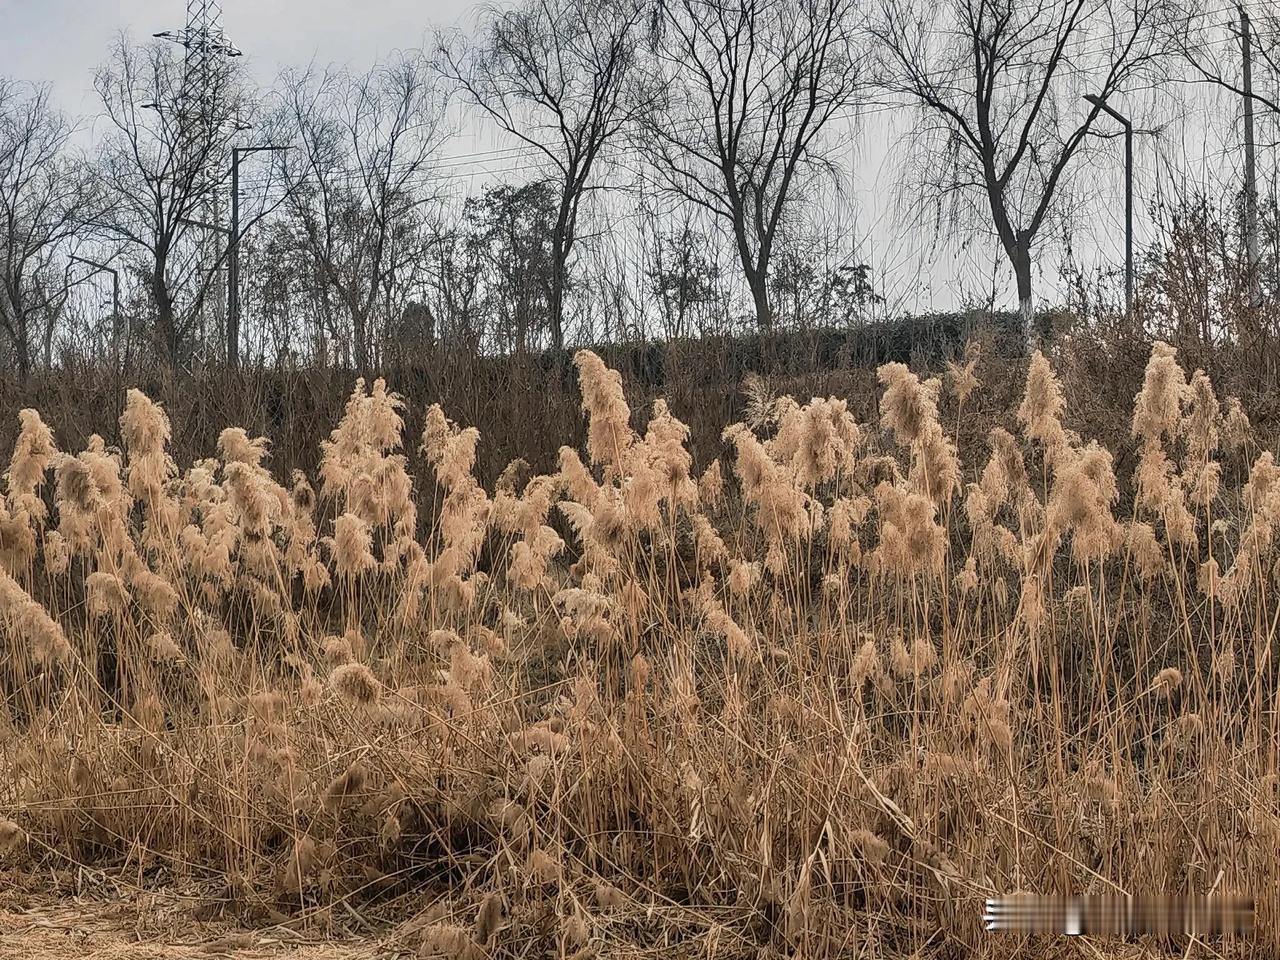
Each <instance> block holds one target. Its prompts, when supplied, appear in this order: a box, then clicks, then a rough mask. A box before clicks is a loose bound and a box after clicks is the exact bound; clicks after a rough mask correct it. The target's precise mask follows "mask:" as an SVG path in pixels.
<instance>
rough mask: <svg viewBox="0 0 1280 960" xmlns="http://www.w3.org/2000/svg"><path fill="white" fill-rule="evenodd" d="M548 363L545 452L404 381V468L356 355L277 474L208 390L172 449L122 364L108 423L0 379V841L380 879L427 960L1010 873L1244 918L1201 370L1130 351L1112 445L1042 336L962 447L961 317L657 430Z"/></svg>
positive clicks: (843, 918) (1264, 811)
mask: <svg viewBox="0 0 1280 960" xmlns="http://www.w3.org/2000/svg"><path fill="white" fill-rule="evenodd" d="M575 362H576V365H577V369H578V374H579V382H580V384H581V390H582V408H583V411H584V412H585V414H586V417H587V421H588V430H587V435H586V443H585V447H584V449H582V450H576V449H572V448H569V447H565V448H562V449H561V451H560V459H559V469H558V470H557V471H556V472H555V473H552V474H548V475H530V474H531V471H530V470H529V469H528V467H527V466H526V465H525V464H523V462H520V461H517V462H514V463H512V464H511V466H510V467H509V468H508V469H507V470H506V471H505V472H504V473H503V474H502V476H501V478H500V479H499V481H498V482H497V484H496V485H495V486H494V487H493V488H492V489H486V488H485V487H483V486H482V485H481V484H480V483H479V482H477V480H476V478H475V470H474V468H475V463H476V457H477V449H478V447H479V444H480V443H481V437H480V435H479V433H478V432H477V431H476V430H475V429H474V428H467V427H463V426H460V425H458V424H455V423H454V422H452V421H450V420H449V419H448V418H447V416H446V413H445V411H443V410H441V409H440V407H438V406H434V407H432V408H430V409H429V410H428V412H427V414H426V416H425V422H424V423H423V424H422V428H421V433H420V440H419V441H418V443H419V445H420V447H419V449H420V452H421V454H422V457H423V462H424V463H425V464H426V465H427V470H426V475H423V476H419V477H416V478H415V477H412V476H410V475H409V473H408V470H407V462H408V461H407V460H406V456H405V453H404V449H403V445H404V443H405V440H404V434H405V430H406V427H405V424H404V422H403V410H404V405H403V403H402V401H401V399H400V398H399V397H397V396H395V395H394V394H392V393H389V392H388V391H387V389H386V387H385V385H384V384H383V383H382V382H381V381H378V382H375V383H374V384H372V386H371V387H370V386H369V385H367V384H365V383H364V382H363V381H361V382H360V383H358V384H357V386H356V388H355V390H354V391H353V393H352V394H351V396H350V399H349V401H348V402H347V406H346V410H345V413H344V415H343V417H342V419H341V421H340V422H339V423H338V424H337V426H336V427H335V428H334V430H333V432H332V434H331V436H330V438H329V440H328V441H326V442H325V443H324V444H323V448H322V450H321V452H320V465H319V469H318V471H317V472H316V475H315V476H314V477H312V478H308V477H306V476H304V475H302V474H301V473H295V474H294V476H293V477H292V478H291V479H290V480H289V482H288V484H287V485H282V484H281V482H280V478H277V477H274V476H273V475H272V474H271V472H270V471H269V469H268V468H267V466H266V464H267V463H268V449H267V444H266V442H265V441H263V440H261V439H255V438H252V437H250V436H248V435H247V434H246V433H245V431H244V430H243V429H239V428H235V427H231V428H228V429H226V430H224V431H223V432H222V434H221V436H220V438H219V441H218V448H217V455H216V456H215V457H212V458H210V459H206V460H199V461H197V462H195V463H192V464H184V465H182V466H181V467H180V466H179V465H178V464H175V463H174V462H173V460H172V459H171V458H170V456H169V454H168V452H167V451H168V445H169V443H170V441H171V437H170V434H171V427H170V424H169V422H168V419H167V417H166V414H165V412H164V410H163V409H162V408H161V407H160V406H159V405H157V404H155V403H153V402H152V401H151V400H149V399H148V398H147V397H145V396H144V395H143V394H142V393H140V392H138V391H136V390H135V391H130V393H129V395H128V401H127V404H126V407H125V411H124V414H123V416H122V417H121V422H120V432H121V433H120V435H121V437H122V438H123V441H124V447H123V449H122V450H115V449H108V448H107V447H106V446H105V445H104V444H103V443H102V442H101V441H100V440H98V439H97V438H94V439H91V440H90V442H89V444H88V446H87V447H86V449H85V450H84V451H82V452H81V453H79V454H74V455H73V454H69V453H63V452H60V451H58V450H57V448H56V445H55V441H54V438H53V436H52V435H51V433H50V431H49V430H48V429H47V428H46V427H45V425H44V424H43V422H42V421H41V419H40V417H39V415H38V414H37V413H36V412H35V411H31V410H24V411H22V413H21V415H20V416H21V431H20V434H19V438H18V441H17V444H16V446H15V448H14V452H13V456H12V459H11V462H10V466H9V470H8V472H7V474H6V475H5V496H4V498H3V500H2V501H0V504H2V507H0V570H2V572H0V622H2V624H3V630H4V633H3V641H4V644H5V647H4V650H5V658H4V662H3V665H2V666H0V682H2V683H3V685H4V692H5V696H6V701H5V704H6V709H5V710H4V711H3V713H0V725H2V726H0V737H2V741H0V742H2V746H0V762H2V763H3V767H4V773H5V777H4V778H3V781H2V782H0V818H2V822H0V848H2V849H3V854H2V855H3V857H4V858H5V859H6V860H8V861H9V865H10V866H11V867H12V868H14V869H16V870H19V871H21V870H36V869H37V868H39V869H42V870H43V869H45V868H48V869H52V870H55V871H57V870H65V869H66V868H67V867H68V865H72V864H91V865H94V866H96V867H99V868H103V869H109V870H111V871H112V872H113V873H114V874H116V875H117V876H122V877H128V878H132V881H133V882H136V883H138V884H140V885H146V884H147V883H161V882H163V883H166V884H169V885H172V886H174V887H176V888H178V889H180V890H183V891H186V892H188V893H190V894H191V895H192V896H193V897H196V898H197V899H198V901H199V906H198V911H199V912H200V913H201V914H202V915H204V914H213V913H218V912H222V913H227V914H232V915H235V916H237V917H239V918H241V919H246V918H247V919H251V920H259V921H262V920H268V921H274V922H286V921H288V922H303V923H308V924H316V925H320V926H324V925H326V924H341V923H346V922H348V921H349V919H350V918H351V917H360V916H362V915H363V914H362V911H365V910H368V909H373V906H371V905H377V904H384V905H385V904H392V905H394V906H395V910H396V913H397V915H399V916H400V917H401V918H402V919H403V918H404V917H412V920H409V921H406V922H404V923H403V924H402V925H401V927H400V928H399V933H398V935H400V936H403V937H404V938H405V939H406V940H407V941H410V942H411V945H412V946H414V947H417V948H419V949H420V950H421V952H422V954H423V955H425V956H434V955H439V956H448V957H481V956H490V955H512V956H514V955H517V954H518V955H524V953H525V952H526V951H527V949H528V945H529V944H530V943H531V942H532V943H534V944H535V945H536V946H540V947H541V948H542V949H545V950H550V951H551V952H553V953H555V954H556V955H561V956H568V955H580V956H586V955H593V954H611V953H619V954H621V953H628V952H629V953H631V954H634V953H635V952H636V951H637V950H647V951H648V952H650V953H654V952H656V953H658V954H664V955H673V952H674V953H679V954H681V955H692V954H694V953H698V954H705V955H708V956H748V955H749V956H756V955H757V954H758V952H759V951H760V950H761V949H762V948H767V949H770V950H780V951H786V952H789V953H796V954H800V955H803V956H818V957H821V956H841V955H843V956H856V955H868V956H881V955H910V954H913V952H918V953H917V955H925V954H934V953H937V954H938V955H951V956H957V955H960V956H986V955H1012V954H1013V953H1015V952H1016V951H1017V949H1018V945H1017V944H1016V943H1014V942H1010V941H1001V940H999V939H998V938H992V937H990V936H988V935H987V934H985V933H984V931H983V930H982V929H981V922H980V914H981V910H980V904H981V901H982V899H983V898H985V897H986V896H989V895H991V894H994V893H997V892H1010V891H1014V890H1027V891H1036V892H1045V893H1049V892H1081V891H1084V892H1100V893H1101V892H1146V893H1150V892H1166V893H1168V892H1180V891H1181V892H1199V893H1204V892H1209V891H1216V892H1240V893H1252V894H1254V895H1256V896H1257V897H1258V898H1259V900H1258V909H1259V918H1258V926H1259V935H1258V939H1257V940H1255V941H1252V942H1251V943H1248V944H1245V943H1241V944H1237V945H1236V946H1235V947H1233V948H1229V949H1238V950H1239V951H1240V952H1241V953H1247V952H1248V951H1250V950H1253V951H1255V952H1256V951H1262V953H1259V954H1258V955H1263V954H1267V953H1269V952H1270V951H1274V950H1275V949H1276V948H1277V947H1278V946H1280V935H1278V933H1277V930H1278V927H1277V909H1278V908H1280V902H1278V901H1280V894H1278V893H1277V891H1278V890H1280V866H1278V865H1277V863H1278V861H1277V855H1276V854H1277V847H1278V845H1280V797H1278V793H1277V756H1276V748H1277V743H1278V742H1280V739H1278V737H1277V722H1278V721H1277V712H1276V711H1277V699H1276V695H1277V683H1276V680H1277V676H1276V666H1275V663H1274V657H1273V651H1274V650H1275V648H1276V637H1275V629H1276V623H1277V617H1278V616H1280V604H1278V603H1277V600H1276V598H1277V575H1278V574H1280V570H1278V569H1277V565H1276V561H1277V557H1276V555H1275V551H1274V546H1275V544H1274V539H1275V532H1276V526H1277V523H1278V522H1280V467H1278V466H1277V465H1276V464H1275V462H1274V459H1273V457H1272V455H1271V453H1269V452H1264V453H1261V454H1258V453H1257V450H1256V447H1255V445H1254V442H1253V440H1252V439H1251V434H1250V428H1249V424H1248V419H1247V416H1246V415H1245V412H1244V410H1243V409H1242V408H1241V405H1240V404H1239V402H1237V401H1234V400H1227V402H1226V403H1225V405H1223V404H1220V403H1219V401H1218V399H1217V398H1216V397H1215V395H1214V391H1213V387H1212V384H1211V383H1210V382H1209V379H1208V378H1207V377H1206V376H1205V375H1204V374H1203V373H1201V372H1199V371H1197V372H1195V373H1194V374H1193V375H1192V376H1191V377H1190V378H1188V377H1187V375H1186V373H1185V372H1184V370H1183V369H1182V368H1181V367H1180V366H1179V364H1178V361H1177V357H1176V354H1175V351H1174V350H1173V349H1172V348H1170V347H1168V346H1166V345H1164V344H1158V345H1157V346H1156V348H1155V349H1154V351H1153V352H1152V355H1151V359H1150V363H1149V365H1148V367H1147V370H1146V375H1145V378H1144V382H1143V386H1142V390H1141V392H1140V393H1139V394H1138V396H1137V397H1136V398H1135V403H1134V410H1133V419H1132V424H1131V433H1132V437H1133V446H1132V450H1133V452H1134V454H1135V456H1136V461H1135V463H1136V469H1135V470H1134V471H1133V482H1132V483H1128V482H1126V483H1121V482H1120V481H1119V480H1118V479H1117V476H1116V472H1115V467H1114V463H1113V454H1112V452H1111V451H1109V450H1108V449H1106V448H1105V447H1104V446H1102V445H1100V444H1099V443H1098V442H1096V441H1095V440H1091V439H1088V438H1084V437H1081V436H1079V435H1077V434H1076V433H1075V432H1073V431H1072V430H1071V429H1069V427H1068V426H1067V423H1068V422H1069V418H1068V413H1069V412H1068V411H1067V410H1066V403H1065V401H1064V399H1063V391H1062V388H1061V385H1060V384H1059V382H1058V380H1057V378H1056V376H1055V373H1054V371H1053V369H1052V368H1051V366H1050V364H1049V363H1048V361H1047V360H1046V359H1045V358H1044V357H1043V356H1041V355H1039V354H1037V355H1035V356H1034V357H1033V358H1032V361H1031V364H1030V367H1029V370H1028V373H1027V379H1026V389H1025V396H1024V398H1023V400H1022V403H1021V405H1020V406H1019V407H1018V408H1017V410H1016V419H1015V420H1014V421H1013V422H1014V423H1016V424H1017V430H1016V431H1011V430H1005V429H1001V428H997V429H995V430H993V431H992V432H991V435H990V439H989V444H988V445H987V446H988V448H989V454H988V455H986V456H985V457H984V458H983V460H982V461H981V462H977V463H972V464H967V465H966V464H963V463H962V462H961V458H960V455H959V453H958V449H957V442H956V431H957V429H959V428H960V427H961V426H962V424H963V422H964V421H963V418H964V413H965V410H966V409H971V408H972V406H973V405H974V404H976V403H977V402H978V398H980V396H981V393H982V386H981V385H980V384H979V383H978V382H977V378H976V375H975V362H974V358H972V357H970V358H969V361H968V362H967V363H965V364H963V365H962V364H959V363H957V364H953V365H952V366H951V367H950V370H949V372H948V375H947V377H946V380H945V383H944V382H943V381H941V380H937V379H931V380H921V379H920V378H919V377H918V376H917V375H916V374H915V373H913V372H912V371H911V370H910V369H908V368H907V367H906V366H904V365H902V364H896V363H893V364H887V365H885V366H883V367H881V368H880V370H879V381H880V383H881V385H882V386H883V393H882V396H881V398H880V404H879V409H880V419H879V422H878V423H859V422H857V420H856V419H855V417H854V416H853V414H851V412H850V410H849V407H848V404H847V402H846V400H844V399H839V398H826V399H821V398H814V399H812V400H809V401H807V402H800V401H799V400H797V399H794V398H791V397H787V396H781V397H774V396H771V395H769V394H768V393H767V392H766V391H765V390H764V388H763V387H762V386H761V385H759V384H757V385H756V387H755V388H754V389H755V395H754V396H753V398H752V402H751V404H750V405H749V420H750V422H749V423H738V424H732V425H730V426H728V427H727V428H726V429H725V430H724V449H725V451H726V454H725V462H724V463H721V462H720V461H715V462H712V463H710V464H708V465H703V466H700V468H697V469H696V468H695V464H694V462H693V458H692V456H691V455H690V453H689V449H688V430H687V428H686V427H685V425H684V424H683V423H682V422H681V421H680V420H679V419H677V417H676V416H675V414H674V413H673V411H672V410H670V409H668V407H667V405H666V404H665V403H662V402H661V401H659V402H658V403H657V404H655V407H654V409H653V411H652V414H651V415H650V416H649V418H648V421H647V427H646V429H645V430H644V432H643V433H640V432H637V431H636V430H635V429H634V428H633V426H632V423H633V417H632V411H631V410H630V409H629V408H628V405H627V401H626V399H625V396H624V393H623V390H622V385H621V378H620V377H619V376H618V374H617V373H616V372H615V371H612V370H610V369H609V368H608V367H607V366H606V365H605V364H604V363H603V362H602V361H601V360H600V359H599V358H598V357H597V356H595V355H594V354H592V353H590V352H586V351H584V352H581V353H579V354H578V355H577V357H576V360H575ZM944 390H948V391H951V392H952V394H953V400H954V401H955V407H956V422H955V423H949V424H948V423H943V421H942V418H941V417H940V414H939V405H940V401H941V400H942V394H943V391H944ZM966 405H968V406H966ZM415 432H417V431H416V430H415ZM584 456H585V459H584ZM1120 504H1124V505H1125V506H1124V507H1123V508H1122V507H1120V506H1119V505H1120ZM299 918H301V919H299ZM1215 949H1217V948H1216V947H1215Z"/></svg>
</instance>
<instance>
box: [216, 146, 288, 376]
mask: <svg viewBox="0 0 1280 960" xmlns="http://www.w3.org/2000/svg"><path fill="white" fill-rule="evenodd" d="M288 149H289V148H288V147H283V146H273V145H270V144H264V145H262V146H258V147H232V148H231V232H230V238H231V239H230V245H231V250H230V256H229V257H228V259H227V366H229V367H231V369H233V370H234V369H235V368H236V367H238V366H239V365H240V161H241V159H243V158H244V157H247V156H249V155H250V154H254V153H267V152H272V151H284V150H288Z"/></svg>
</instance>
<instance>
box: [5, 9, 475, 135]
mask: <svg viewBox="0 0 1280 960" xmlns="http://www.w3.org/2000/svg"><path fill="white" fill-rule="evenodd" d="M222 6H223V13H222V23H223V27H224V29H225V30H226V32H227V35H228V36H229V37H230V38H231V40H232V42H234V43H235V44H236V46H238V47H239V48H240V49H241V50H242V51H243V52H244V55H245V58H246V63H247V65H248V66H249V67H250V69H252V71H253V73H254V75H255V76H257V77H258V79H260V80H262V81H264V82H266V81H269V80H270V79H271V78H273V77H274V76H275V75H276V74H277V73H278V72H279V69H280V67H282V66H284V65H286V64H293V65H300V64H305V63H308V62H310V61H311V60H312V59H315V60H317V61H319V62H320V63H350V64H351V65H352V66H364V65H367V64H370V63H372V62H373V61H374V60H376V59H377V58H378V57H379V56H381V55H383V54H386V53H388V52H390V51H392V50H395V49H400V48H406V47H416V46H419V45H420V44H421V43H422V42H423V40H424V38H425V37H427V36H428V35H429V33H430V31H431V29H432V28H433V27H452V26H454V25H460V26H466V25H468V24H469V23H470V22H471V20H472V19H473V12H474V10H475V9H476V5H475V4H474V3H473V2H472V0H222ZM185 22H186V3H185V2H184V0H0V24H3V28H2V29H0V74H3V75H5V76H9V77H14V78H16V79H21V80H29V81H34V82H40V83H49V84H52V86H53V89H54V93H55V95H56V96H57V99H58V101H59V102H60V103H61V104H62V105H63V106H64V107H65V108H66V109H67V110H69V111H71V112H73V113H80V112H86V113H87V112H92V110H93V108H94V106H95V104H94V102H93V95H92V75H93V69H94V67H96V66H97V65H98V64H99V63H100V62H101V61H102V60H103V59H104V58H105V57H106V53H107V49H108V47H109V46H110V44H111V40H112V38H113V37H114V36H115V35H116V34H117V33H119V32H120V31H121V30H127V31H129V32H130V33H132V34H133V36H134V37H136V38H138V39H142V38H145V37H149V36H150V35H151V34H153V33H157V32H159V31H161V30H172V29H177V28H180V27H182V26H183V24H184V23H185Z"/></svg>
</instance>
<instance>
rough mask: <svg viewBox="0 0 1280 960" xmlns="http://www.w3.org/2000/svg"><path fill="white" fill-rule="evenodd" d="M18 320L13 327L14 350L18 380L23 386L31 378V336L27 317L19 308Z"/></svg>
mask: <svg viewBox="0 0 1280 960" xmlns="http://www.w3.org/2000/svg"><path fill="white" fill-rule="evenodd" d="M17 319H18V322H17V326H16V327H15V331H16V332H17V336H16V337H14V344H13V347H14V352H15V353H16V357H15V358H14V359H16V360H17V361H18V380H19V381H20V382H21V383H22V385H23V386H26V384H27V381H29V380H30V379H31V336H30V334H29V332H28V324H27V317H26V314H24V313H23V312H22V311H21V310H19V311H18V318H17Z"/></svg>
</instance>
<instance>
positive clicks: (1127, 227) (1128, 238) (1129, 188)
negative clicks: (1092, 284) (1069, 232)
mask: <svg viewBox="0 0 1280 960" xmlns="http://www.w3.org/2000/svg"><path fill="white" fill-rule="evenodd" d="M1085 99H1086V100H1087V101H1089V103H1091V104H1093V106H1094V107H1095V108H1096V109H1098V110H1101V111H1102V112H1104V113H1106V114H1107V115H1108V116H1110V117H1111V118H1113V119H1114V120H1117V121H1119V122H1120V123H1121V124H1122V125H1123V126H1124V306H1125V312H1126V313H1128V312H1131V311H1132V310H1133V124H1132V123H1130V122H1129V119H1128V118H1127V117H1124V116H1121V115H1120V114H1119V113H1117V112H1116V111H1115V110H1113V109H1111V107H1109V106H1107V102H1106V101H1105V100H1103V99H1102V98H1101V97H1099V96H1097V95H1096V94H1092V93H1090V94H1085Z"/></svg>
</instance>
